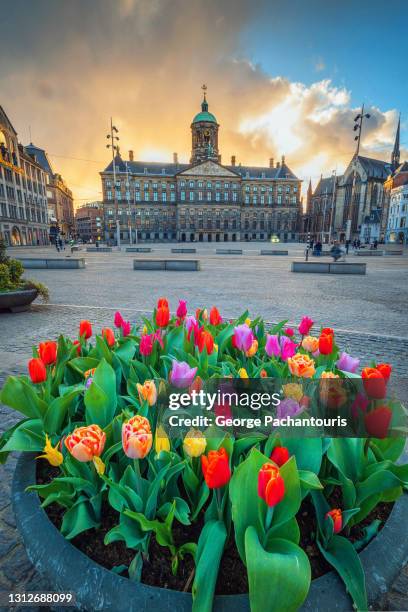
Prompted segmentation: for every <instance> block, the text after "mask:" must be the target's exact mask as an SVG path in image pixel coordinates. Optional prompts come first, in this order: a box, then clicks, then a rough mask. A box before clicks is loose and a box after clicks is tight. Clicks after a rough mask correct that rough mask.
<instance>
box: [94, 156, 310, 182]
mask: <svg viewBox="0 0 408 612" xmlns="http://www.w3.org/2000/svg"><path fill="white" fill-rule="evenodd" d="M115 165H116V170H117V171H118V172H126V171H127V170H128V172H129V174H136V175H140V176H146V175H153V176H175V175H176V174H178V173H179V172H183V171H184V170H187V169H188V168H192V167H193V166H194V164H179V163H177V164H174V163H166V162H144V161H123V159H122V158H121V157H119V156H116V157H115ZM196 165H197V164H196ZM198 165H200V164H198ZM224 168H227V169H228V170H230V171H231V172H235V173H236V174H239V175H240V176H241V177H242V178H243V179H289V180H299V179H298V177H297V176H295V174H293V172H292V171H291V170H290V168H289V167H288V166H287V165H286V164H285V163H283V164H281V165H280V166H279V167H276V166H275V167H274V168H269V167H262V166H241V165H239V166H224ZM103 172H113V162H110V164H109V165H108V166H107V167H106V168H105V170H104V171H103Z"/></svg>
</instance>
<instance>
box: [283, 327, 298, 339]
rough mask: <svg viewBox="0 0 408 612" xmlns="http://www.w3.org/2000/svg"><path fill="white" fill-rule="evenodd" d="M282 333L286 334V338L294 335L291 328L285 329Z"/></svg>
mask: <svg viewBox="0 0 408 612" xmlns="http://www.w3.org/2000/svg"><path fill="white" fill-rule="evenodd" d="M283 331H284V333H285V334H286V336H289V337H290V338H292V336H294V335H295V330H294V329H293V327H287V328H286V329H284V330H283Z"/></svg>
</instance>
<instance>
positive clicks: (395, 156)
mask: <svg viewBox="0 0 408 612" xmlns="http://www.w3.org/2000/svg"><path fill="white" fill-rule="evenodd" d="M400 129H401V113H400V116H399V117H398V126H397V133H396V134H395V142H394V149H393V151H392V155H391V166H392V169H393V170H396V169H397V168H398V166H399V163H400Z"/></svg>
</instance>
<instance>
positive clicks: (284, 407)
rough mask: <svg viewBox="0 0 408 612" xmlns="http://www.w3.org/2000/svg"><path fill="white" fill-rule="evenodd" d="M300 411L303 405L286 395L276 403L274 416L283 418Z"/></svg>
mask: <svg viewBox="0 0 408 612" xmlns="http://www.w3.org/2000/svg"><path fill="white" fill-rule="evenodd" d="M302 411H303V407H302V406H300V404H298V402H297V401H296V400H294V399H292V398H290V397H287V398H285V399H284V400H282V401H281V402H280V404H278V406H277V408H276V416H277V418H278V419H285V418H286V417H295V416H297V415H298V414H300V413H301V412H302Z"/></svg>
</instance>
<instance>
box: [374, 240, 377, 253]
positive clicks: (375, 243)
mask: <svg viewBox="0 0 408 612" xmlns="http://www.w3.org/2000/svg"><path fill="white" fill-rule="evenodd" d="M377 247H378V240H377V238H376V239H375V240H374V249H375V250H377Z"/></svg>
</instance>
